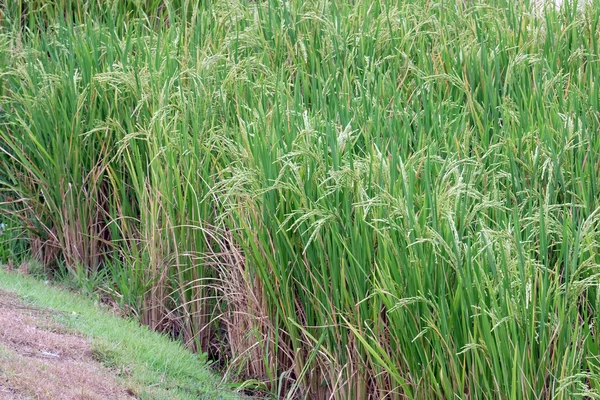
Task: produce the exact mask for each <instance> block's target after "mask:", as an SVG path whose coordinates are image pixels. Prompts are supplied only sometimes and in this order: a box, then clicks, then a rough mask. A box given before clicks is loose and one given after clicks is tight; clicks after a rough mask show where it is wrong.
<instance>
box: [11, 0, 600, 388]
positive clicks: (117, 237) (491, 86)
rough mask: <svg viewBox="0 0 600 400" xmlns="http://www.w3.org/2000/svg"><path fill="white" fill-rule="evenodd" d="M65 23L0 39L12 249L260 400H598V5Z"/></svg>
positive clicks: (32, 17)
mask: <svg viewBox="0 0 600 400" xmlns="http://www.w3.org/2000/svg"><path fill="white" fill-rule="evenodd" d="M81 3H83V2H77V1H69V0H55V1H41V0H40V1H31V2H26V1H22V2H21V1H12V2H10V1H9V2H5V3H4V6H3V7H4V8H3V9H2V14H1V15H0V18H1V22H0V24H2V25H1V31H0V96H1V103H0V151H1V152H2V156H1V158H0V177H1V180H2V189H3V194H2V196H3V199H4V201H3V209H2V218H3V221H6V223H7V224H8V225H9V226H10V227H11V231H10V232H12V236H11V237H12V238H13V240H12V242H11V243H12V244H8V246H17V243H21V240H25V243H26V245H27V248H28V249H29V250H28V251H29V252H30V254H31V255H32V256H34V257H37V258H38V259H40V260H42V261H43V262H44V264H45V265H46V268H47V269H48V271H53V270H54V271H58V270H61V269H64V268H66V269H67V270H68V271H71V272H72V274H73V275H74V276H76V277H78V279H79V280H80V281H81V282H83V283H84V284H85V285H88V286H89V287H91V288H92V289H95V290H100V291H101V292H102V293H104V294H109V295H110V296H112V298H113V299H114V300H115V301H117V302H118V303H119V304H120V305H121V307H123V309H126V310H129V311H130V312H131V313H132V314H137V315H139V317H140V318H141V320H142V321H143V322H144V323H146V324H149V325H150V326H152V327H153V328H155V329H159V330H164V331H169V332H171V333H172V334H173V335H174V336H177V337H180V338H181V339H182V340H184V342H185V343H186V344H187V345H188V346H190V347H192V348H194V349H196V350H198V351H205V352H207V353H208V354H209V356H210V357H212V358H213V359H215V360H220V362H221V363H222V365H223V366H224V367H227V370H226V371H227V374H228V375H229V374H232V375H234V376H235V377H236V378H237V379H242V380H243V379H248V380H252V382H255V384H256V385H257V387H264V388H266V389H268V390H269V391H271V393H273V394H274V395H277V396H288V397H289V398H294V397H301V398H302V397H307V398H311V399H317V398H322V399H325V398H329V396H330V395H333V398H337V399H362V398H367V397H370V398H383V397H385V398H420V399H441V398H446V399H458V398H461V399H466V398H469V399H483V398H488V399H492V398H506V399H540V398H542V399H550V398H557V399H576V398H580V399H583V398H600V360H599V359H598V357H597V356H598V344H599V343H598V341H599V339H600V337H599V335H600V334H599V333H598V330H599V329H600V323H599V320H598V314H597V312H598V309H599V307H600V291H599V290H598V285H599V284H600V268H599V265H600V233H599V232H598V225H599V223H600V197H599V190H600V181H599V179H598V177H599V172H600V171H599V169H600V154H599V152H600V135H599V134H598V133H599V129H600V104H599V101H600V80H598V77H600V64H599V62H600V59H599V41H600V30H599V28H600V27H599V21H600V4H599V3H598V1H597V0H593V1H592V3H591V4H589V5H587V6H583V7H581V4H579V5H577V4H572V3H565V4H563V5H562V6H561V7H560V9H555V8H553V7H551V6H550V7H547V8H545V7H541V6H535V7H534V5H532V4H528V2H527V1H526V2H524V3H523V2H519V1H508V0H485V1H479V0H474V1H463V0H443V1H437V0H432V1H425V0H407V1H395V0H355V1H348V2H337V1H330V0H308V1H301V0H289V1H279V0H259V1H244V0H225V1H210V0H208V1H202V2H196V1H168V0H160V1H159V0H155V1H150V0H148V1H145V2H144V1H133V0H129V1H118V0H104V1H101V0H96V1H90V2H88V3H87V4H85V5H82V4H81ZM578 8H579V10H578ZM17 234H18V237H17V238H16V239H15V237H16V236H15V235H17ZM9 250H10V249H9ZM12 253H15V251H12V250H11V252H9V254H12Z"/></svg>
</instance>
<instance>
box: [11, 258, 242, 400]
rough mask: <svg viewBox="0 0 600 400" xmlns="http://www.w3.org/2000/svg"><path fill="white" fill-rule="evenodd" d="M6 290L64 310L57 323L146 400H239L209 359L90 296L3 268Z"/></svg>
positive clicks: (57, 317)
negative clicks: (77, 336) (88, 346)
mask: <svg viewBox="0 0 600 400" xmlns="http://www.w3.org/2000/svg"><path fill="white" fill-rule="evenodd" d="M0 288H2V289H5V290H8V291H10V292H13V293H16V294H17V295H18V296H19V297H20V298H22V299H23V300H24V301H25V302H26V303H27V304H31V305H34V306H36V307H42V308H48V309H52V310H56V311H59V312H60V313H57V314H56V316H55V317H54V318H55V319H56V321H57V322H58V323H60V324H62V325H64V326H65V327H66V328H68V329H70V330H72V331H73V332H75V333H78V334H81V335H83V336H85V337H88V338H89V339H90V340H91V341H92V352H93V356H94V358H95V359H96V360H98V361H100V362H101V363H103V364H104V365H106V366H107V367H109V368H111V369H113V370H114V371H116V372H117V374H118V375H119V376H120V377H121V378H122V379H123V380H124V381H125V383H126V384H127V385H129V386H130V387H132V389H134V391H135V392H136V394H137V396H138V397H139V398H140V399H156V400H158V399H165V400H166V399H207V400H208V399H211V400H217V399H220V400H226V399H227V400H228V399H237V398H239V397H238V396H237V395H235V394H234V393H233V392H231V391H230V390H229V389H228V388H227V387H226V386H225V385H224V384H223V383H221V382H220V381H219V379H218V378H217V377H216V376H215V375H214V374H213V372H211V371H210V370H209V369H208V367H207V365H206V362H205V360H204V359H203V357H201V356H199V355H197V354H192V353H191V352H189V351H188V350H186V349H184V348H183V347H182V346H181V344H179V343H177V342H173V341H172V340H170V339H169V338H167V337H166V336H164V335H161V334H159V333H156V332H152V331H150V330H149V329H148V328H147V327H145V326H140V325H139V324H138V323H137V322H135V321H132V320H125V319H123V318H120V317H118V316H116V315H114V314H111V313H110V312H108V311H107V310H105V309H102V308H101V307H99V306H98V305H97V303H95V302H93V301H92V300H90V299H88V298H86V297H84V296H81V295H78V294H75V293H71V292H68V291H66V290H64V289H60V288H58V287H54V286H51V285H48V284H46V283H44V282H41V281H39V280H36V279H34V278H31V277H26V276H22V275H20V274H16V273H8V272H6V271H4V270H2V269H0ZM1 352H2V350H1V348H0V354H2V353H1Z"/></svg>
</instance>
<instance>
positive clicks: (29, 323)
mask: <svg viewBox="0 0 600 400" xmlns="http://www.w3.org/2000/svg"><path fill="white" fill-rule="evenodd" d="M52 314H53V311H51V310H45V309H39V308H35V307H30V306H27V305H25V304H24V303H22V302H21V301H19V300H18V299H17V298H16V297H15V296H14V295H12V294H10V293H7V292H5V291H2V290H0V400H9V399H10V400H13V399H18V400H21V399H36V400H37V399H40V400H41V399H57V400H97V399H98V400H100V399H133V398H135V397H134V396H133V393H132V392H131V391H129V390H128V389H127V388H125V387H124V386H123V385H122V384H121V383H120V382H119V381H118V380H117V378H116V376H115V374H114V373H113V372H112V371H111V370H109V369H108V368H106V367H104V366H103V365H102V364H100V363H99V362H97V361H96V360H95V359H94V357H93V351H92V348H91V344H90V342H89V341H88V340H86V339H84V338H82V337H81V336H78V335H76V334H74V333H72V332H69V331H68V330H66V329H65V328H64V327H61V326H60V325H59V324H57V323H56V322H54V320H53V318H52Z"/></svg>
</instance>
